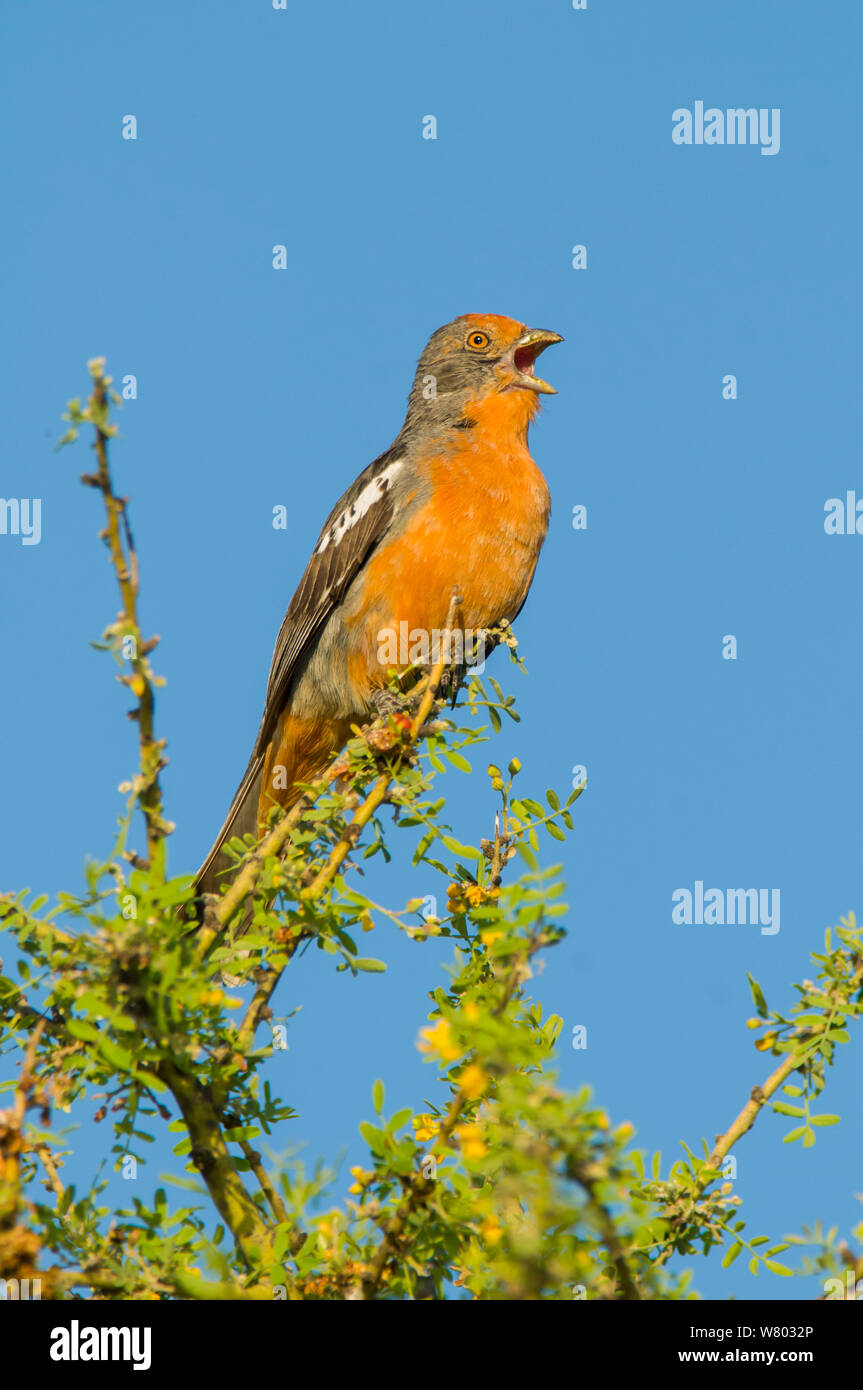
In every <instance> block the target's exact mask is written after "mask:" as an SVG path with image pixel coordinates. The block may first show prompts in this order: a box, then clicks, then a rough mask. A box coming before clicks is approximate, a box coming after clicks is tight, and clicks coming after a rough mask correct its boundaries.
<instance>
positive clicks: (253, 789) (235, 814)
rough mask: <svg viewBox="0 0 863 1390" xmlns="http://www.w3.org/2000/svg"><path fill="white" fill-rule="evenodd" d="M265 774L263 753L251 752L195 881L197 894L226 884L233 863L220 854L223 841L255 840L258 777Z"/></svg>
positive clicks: (258, 797)
mask: <svg viewBox="0 0 863 1390" xmlns="http://www.w3.org/2000/svg"><path fill="white" fill-rule="evenodd" d="M263 771H264V754H263V753H257V752H256V753H253V754H252V756H251V758H250V759H249V765H248V767H247V768H246V771H245V772H244V774H243V780H242V781H241V782H240V785H239V786H238V787H237V790H236V792H235V793H234V799H233V801H232V802H231V805H230V809H229V811H228V814H227V815H226V816H225V820H224V824H223V825H222V828H221V830H220V831H219V833H218V835H217V836H216V838H215V840H214V842H213V847H212V849H211V850H210V853H209V854H208V855H207V857H206V859H205V860H204V862H203V864H202V865H201V867H200V869H199V870H198V876H197V878H196V880H195V890H196V893H199V894H200V893H218V892H219V891H220V889H221V888H222V886H223V885H224V884H225V883H226V882H227V881H228V878H229V873H228V871H229V870H230V869H232V868H234V867H235V865H234V861H233V860H231V859H229V858H228V856H227V855H226V854H224V853H223V852H222V850H223V846H224V844H225V841H226V840H230V839H231V838H232V837H233V836H234V835H239V836H240V838H242V836H243V835H253V836H254V837H255V839H257V837H258V803H259V801H260V795H261V777H262V775H263Z"/></svg>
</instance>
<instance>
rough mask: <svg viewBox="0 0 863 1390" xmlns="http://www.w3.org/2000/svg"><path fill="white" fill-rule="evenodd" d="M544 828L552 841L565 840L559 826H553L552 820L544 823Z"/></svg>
mask: <svg viewBox="0 0 863 1390" xmlns="http://www.w3.org/2000/svg"><path fill="white" fill-rule="evenodd" d="M545 828H546V830H547V831H548V833H549V835H550V836H551V838H552V839H553V840H565V839H566V835H565V833H564V831H562V830H561V828H560V826H559V825H555V823H554V821H553V820H549V821H546V823H545Z"/></svg>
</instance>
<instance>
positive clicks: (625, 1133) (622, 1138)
mask: <svg viewBox="0 0 863 1390" xmlns="http://www.w3.org/2000/svg"><path fill="white" fill-rule="evenodd" d="M634 1133H635V1125H632V1124H630V1122H629V1120H624V1122H623V1124H622V1125H618V1126H617V1129H616V1130H615V1131H614V1137H615V1139H617V1140H619V1142H620V1143H621V1144H623V1143H625V1142H626V1140H627V1139H631V1138H632V1136H633V1134H634Z"/></svg>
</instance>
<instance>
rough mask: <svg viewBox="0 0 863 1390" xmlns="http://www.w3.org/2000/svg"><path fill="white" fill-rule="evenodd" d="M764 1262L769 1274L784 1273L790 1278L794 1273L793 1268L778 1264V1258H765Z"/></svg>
mask: <svg viewBox="0 0 863 1390" xmlns="http://www.w3.org/2000/svg"><path fill="white" fill-rule="evenodd" d="M764 1263H765V1264H766V1266H767V1268H768V1269H769V1270H770V1272H771V1274H784V1275H785V1276H786V1278H791V1277H792V1276H793V1274H794V1270H793V1269H789V1268H788V1266H787V1265H782V1264H780V1263H779V1261H778V1260H765V1261H764Z"/></svg>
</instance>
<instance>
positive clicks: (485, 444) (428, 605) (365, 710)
mask: <svg viewBox="0 0 863 1390" xmlns="http://www.w3.org/2000/svg"><path fill="white" fill-rule="evenodd" d="M562 341H563V338H562V337H561V335H560V334H558V333H552V332H548V331H546V330H544V329H533V328H528V327H527V325H526V324H524V323H520V322H518V321H517V320H515V319H512V318H508V317H506V316H504V315H500V314H462V315H460V316H459V317H458V318H456V319H454V320H452V322H450V323H447V324H444V326H443V327H442V328H439V329H437V331H436V332H434V333H433V334H432V335H431V337H430V339H429V341H428V343H427V345H426V347H425V349H424V350H423V352H422V355H421V356H420V358H419V362H418V364H417V368H416V374H415V377H414V382H413V386H412V389H411V391H410V396H409V399H408V408H407V414H406V417H405V421H404V424H403V426H402V428H401V430H400V432H399V434H398V436H397V438H396V439H395V441H394V443H393V444H392V445H391V446H390V448H389V449H387V450H386V451H385V452H384V453H382V454H380V455H379V457H378V458H376V459H374V461H373V462H372V463H370V464H369V465H368V466H367V467H366V468H365V469H363V471H362V472H361V473H360V474H359V476H358V477H357V478H356V479H355V481H354V482H353V483H351V485H350V487H349V488H348V489H347V491H346V492H345V493H344V494H343V496H342V497H341V498H340V499H339V501H338V502H337V503H336V505H335V507H334V508H333V510H332V511H331V512H330V514H329V516H328V517H327V519H326V521H325V522H324V525H323V528H322V529H321V532H320V535H319V536H318V539H317V542H316V544H315V547H314V550H313V552H312V555H311V558H310V560H309V562H308V564H307V566H306V569H305V571H304V573H303V576H302V578H301V580H300V583H299V585H298V587H297V590H296V592H295V593H294V596H293V598H292V599H291V601H290V603H289V605H288V609H287V612H286V614H285V617H284V620H283V622H282V625H281V628H280V630H279V634H278V637H277V638H276V644H275V649H274V652H273V658H272V663H271V666H270V674H269V680H268V682H267V691H266V698H265V702H264V712H263V716H262V718H261V722H260V726H259V728H258V733H257V737H256V739H255V743H254V747H253V749H252V753H251V757H250V758H249V762H248V766H247V768H246V771H245V773H244V774H243V777H242V779H241V781H240V784H239V786H238V787H237V790H236V792H235V794H234V798H233V800H232V802H231V805H230V808H229V810H228V813H227V815H226V817H225V820H224V822H223V824H222V827H221V829H220V831H219V833H218V835H217V836H216V839H215V841H214V842H213V846H212V848H211V850H210V852H209V854H208V855H207V857H206V859H205V860H204V862H203V864H202V865H201V867H200V869H199V871H198V874H197V877H196V882H195V891H196V894H197V896H198V898H199V900H200V899H201V898H202V895H203V894H207V893H217V892H218V890H219V887H220V885H221V884H224V883H226V881H227V879H229V878H230V872H229V871H230V870H233V871H234V872H236V862H235V860H231V859H230V858H229V857H227V856H226V855H225V853H224V846H225V843H226V841H228V840H230V839H231V838H233V837H234V836H240V837H243V836H245V835H249V834H251V835H252V836H253V837H254V838H255V839H258V838H260V836H261V835H262V834H263V833H264V831H265V829H266V828H267V825H268V823H270V820H271V816H272V812H273V808H274V807H281V808H282V809H283V810H287V809H289V808H290V807H291V806H292V805H294V804H295V803H296V802H297V800H298V799H299V798H300V796H301V795H302V789H301V786H299V785H298V784H302V783H308V782H310V781H313V780H314V779H315V778H317V777H318V776H320V775H321V773H322V772H323V771H324V770H325V769H326V767H327V764H328V762H329V761H330V760H331V758H332V756H333V755H334V754H335V753H337V752H338V750H339V749H340V748H341V747H342V746H343V745H344V743H345V742H346V741H347V739H348V737H349V736H350V732H351V729H352V727H353V726H355V725H357V724H360V723H362V722H363V721H364V720H366V719H368V717H369V715H370V714H372V713H374V712H376V711H377V710H379V709H380V708H381V702H382V697H383V694H384V692H385V691H386V690H387V688H388V686H389V681H390V677H391V672H392V664H393V663H392V660H391V659H390V657H389V656H387V659H383V656H382V653H384V652H385V646H386V644H382V642H381V634H392V633H402V632H403V631H404V630H405V629H404V626H403V625H405V624H407V630H408V631H409V633H410V635H411V638H413V636H414V634H415V633H416V632H422V633H435V632H441V631H443V630H444V629H445V628H446V622H447V614H448V612H449V607H450V601H451V597H452V594H453V591H454V590H457V591H458V594H459V596H460V600H461V602H460V607H459V610H458V626H459V629H460V630H461V631H462V632H468V631H471V632H482V631H484V630H485V629H488V628H491V627H494V626H498V625H500V624H502V623H508V622H512V621H513V619H514V618H515V617H516V616H517V615H518V613H519V612H520V611H521V608H522V606H523V604H524V602H525V599H526V598H527V594H528V590H529V588H530V585H531V582H532V580H533V575H534V571H535V569H536V564H537V560H538V558H539V553H540V550H541V548H542V544H543V541H544V540H545V536H546V532H547V530H548V522H549V515H550V509H551V499H550V494H549V488H548V484H547V483H546V480H545V477H544V476H543V474H542V472H541V471H540V469H539V467H538V466H537V464H536V463H535V462H534V460H533V458H532V457H531V454H530V451H529V447H528V427H529V426H530V423H531V421H532V420H533V419H534V418H535V416H536V414H537V412H538V410H539V404H540V402H539V398H540V396H542V395H555V394H556V391H555V388H554V387H553V386H550V385H549V384H548V382H546V381H543V380H542V379H541V378H540V377H538V376H537V375H536V374H535V372H534V364H535V362H536V359H537V357H538V356H539V354H540V353H541V352H543V351H544V350H545V349H546V348H547V347H549V346H550V345H551V344H553V343H560V342H562Z"/></svg>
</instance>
